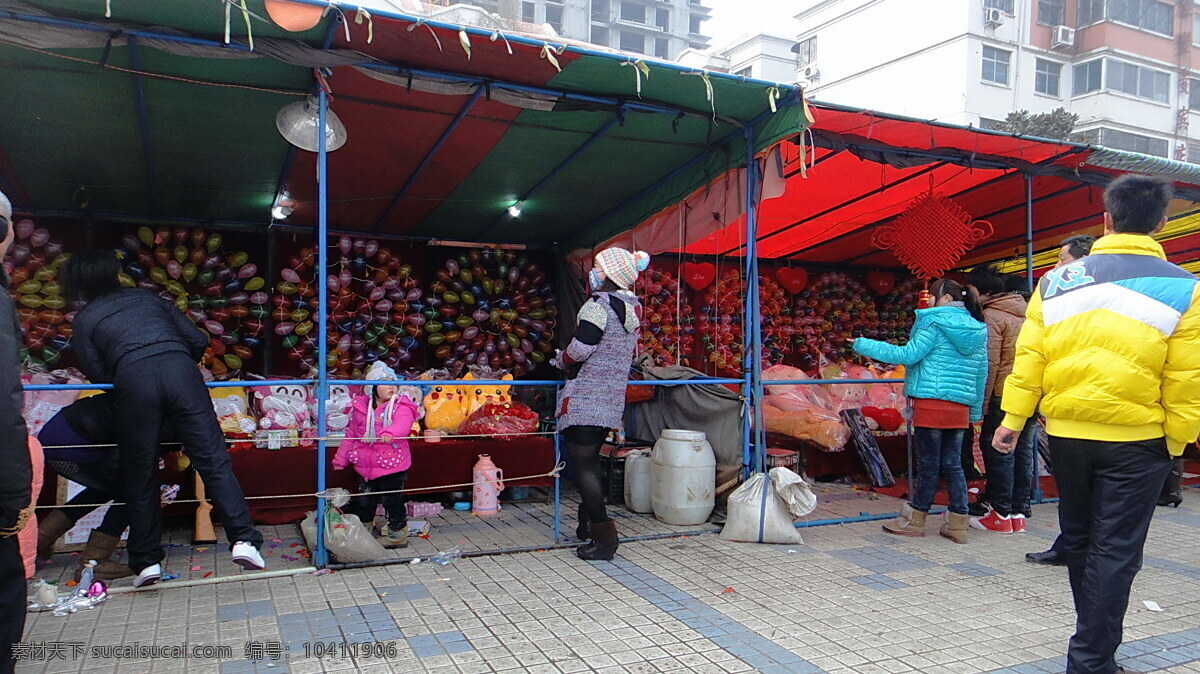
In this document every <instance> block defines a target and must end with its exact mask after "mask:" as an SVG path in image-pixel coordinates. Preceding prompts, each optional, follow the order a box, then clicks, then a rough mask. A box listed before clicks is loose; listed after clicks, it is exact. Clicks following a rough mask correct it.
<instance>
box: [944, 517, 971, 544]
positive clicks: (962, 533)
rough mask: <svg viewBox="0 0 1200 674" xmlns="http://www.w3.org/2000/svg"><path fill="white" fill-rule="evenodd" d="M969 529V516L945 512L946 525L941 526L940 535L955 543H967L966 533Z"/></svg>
mask: <svg viewBox="0 0 1200 674" xmlns="http://www.w3.org/2000/svg"><path fill="white" fill-rule="evenodd" d="M970 528H971V516H970V515H969V514H962V515H960V514H958V513H952V512H947V513H946V523H945V524H943V525H942V535H943V536H945V537H946V538H949V539H950V540H952V541H954V542H955V543H966V542H967V531H968V530H970Z"/></svg>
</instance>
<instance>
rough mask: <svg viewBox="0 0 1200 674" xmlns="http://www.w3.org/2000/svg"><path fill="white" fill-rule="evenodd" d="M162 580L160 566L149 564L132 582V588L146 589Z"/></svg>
mask: <svg viewBox="0 0 1200 674" xmlns="http://www.w3.org/2000/svg"><path fill="white" fill-rule="evenodd" d="M160 580H162V566H161V565H159V564H151V565H150V566H147V567H146V568H144V569H142V572H141V573H139V574H138V576H137V578H135V579H134V581H133V586H134V587H148V586H150V585H153V584H155V583H157V582H158V581H160Z"/></svg>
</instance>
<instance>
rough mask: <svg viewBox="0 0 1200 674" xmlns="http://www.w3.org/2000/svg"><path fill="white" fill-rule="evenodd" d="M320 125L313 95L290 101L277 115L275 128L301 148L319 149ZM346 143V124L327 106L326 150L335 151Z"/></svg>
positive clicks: (288, 140) (314, 150)
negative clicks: (318, 133)
mask: <svg viewBox="0 0 1200 674" xmlns="http://www.w3.org/2000/svg"><path fill="white" fill-rule="evenodd" d="M318 126H319V120H318V111H317V99H316V98H314V97H312V96H308V97H307V98H305V99H304V100H302V101H296V102H295V103H288V104H287V105H285V106H283V107H282V108H280V109H279V113H278V114H276V115H275V128H276V129H279V134H280V135H282V136H283V137H284V138H285V139H286V140H287V142H289V143H291V144H292V145H295V146H296V147H298V148H300V149H301V150H308V151H309V152H316V151H317V143H318V141H319V137H318V136H317V127H318ZM345 144H346V125H344V124H342V120H340V119H338V116H337V115H336V114H334V112H333V110H330V109H328V108H326V109H325V150H326V151H328V152H333V151H334V150H336V149H338V148H339V147H341V146H343V145H345Z"/></svg>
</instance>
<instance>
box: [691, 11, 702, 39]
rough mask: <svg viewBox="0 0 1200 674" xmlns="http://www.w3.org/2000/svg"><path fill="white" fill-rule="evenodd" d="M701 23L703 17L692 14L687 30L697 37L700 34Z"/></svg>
mask: <svg viewBox="0 0 1200 674" xmlns="http://www.w3.org/2000/svg"><path fill="white" fill-rule="evenodd" d="M703 21H704V17H702V16H699V15H697V14H693V15H692V17H691V21H690V22H688V30H689V31H691V32H692V34H693V35H699V34H700V32H701V30H700V23H701V22H703Z"/></svg>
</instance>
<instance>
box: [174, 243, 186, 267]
mask: <svg viewBox="0 0 1200 674" xmlns="http://www.w3.org/2000/svg"><path fill="white" fill-rule="evenodd" d="M175 259H176V260H178V261H179V262H180V263H183V262H184V261H185V260H187V259H188V249H187V248H185V247H184V246H175Z"/></svg>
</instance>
